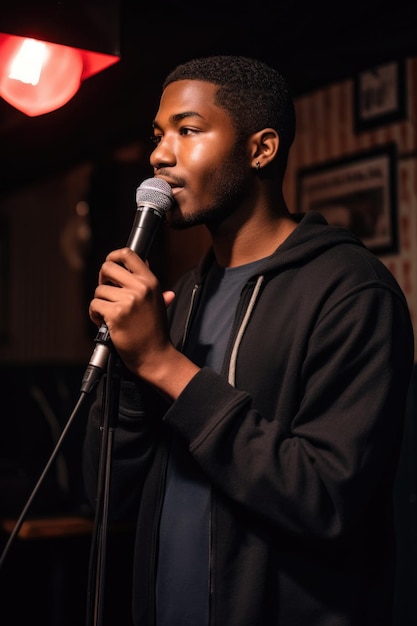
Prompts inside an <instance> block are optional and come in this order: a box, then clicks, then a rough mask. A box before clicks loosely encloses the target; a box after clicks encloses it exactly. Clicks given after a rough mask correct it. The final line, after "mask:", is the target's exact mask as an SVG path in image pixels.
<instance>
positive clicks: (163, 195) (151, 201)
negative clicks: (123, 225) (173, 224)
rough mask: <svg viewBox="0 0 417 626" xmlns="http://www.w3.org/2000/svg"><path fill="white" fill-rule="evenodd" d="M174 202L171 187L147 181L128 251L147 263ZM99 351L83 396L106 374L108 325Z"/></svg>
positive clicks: (138, 202) (84, 382) (139, 196)
mask: <svg viewBox="0 0 417 626" xmlns="http://www.w3.org/2000/svg"><path fill="white" fill-rule="evenodd" d="M173 201H174V198H173V195H172V189H171V187H170V185H169V184H168V183H167V182H165V181H164V180H161V179H160V178H148V179H146V180H144V181H143V183H141V185H140V186H139V187H138V188H137V190H136V206H137V211H136V214H135V219H134V222H133V226H132V230H131V231H130V235H129V239H128V241H127V244H126V245H127V247H128V248H130V249H131V250H133V251H134V252H136V254H137V255H138V256H140V258H141V259H142V260H144V261H145V260H146V259H147V257H148V254H149V251H150V248H151V246H152V243H153V241H154V239H155V235H156V233H157V232H158V230H159V228H160V227H161V225H162V223H163V221H164V219H165V213H166V212H167V211H168V210H169V209H170V208H171V206H172V203H173ZM94 341H95V343H96V347H95V348H94V351H93V354H92V355H91V358H90V361H89V363H88V366H87V369H86V371H85V373H84V377H83V380H82V383H81V392H83V393H90V392H91V391H92V389H93V388H94V387H95V385H96V384H97V383H98V381H99V380H100V378H101V376H102V374H103V373H104V371H105V369H106V365H107V361H108V358H109V353H110V349H111V339H110V333H109V331H108V328H107V326H106V324H105V323H104V322H103V324H102V325H101V326H100V328H99V329H98V332H97V335H96V338H95V340H94Z"/></svg>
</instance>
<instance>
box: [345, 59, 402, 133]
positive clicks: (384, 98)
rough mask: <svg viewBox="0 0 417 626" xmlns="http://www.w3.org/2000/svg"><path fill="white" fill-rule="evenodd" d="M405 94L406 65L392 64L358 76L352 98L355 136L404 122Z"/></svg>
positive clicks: (366, 71)
mask: <svg viewBox="0 0 417 626" xmlns="http://www.w3.org/2000/svg"><path fill="white" fill-rule="evenodd" d="M406 92H407V89H406V64H405V61H392V62H390V63H384V64H382V65H377V66H375V67H373V68H370V69H367V70H363V71H361V72H359V73H357V74H356V76H355V79H354V96H353V100H354V111H353V118H354V126H355V129H354V130H355V132H356V133H360V132H363V131H366V130H371V129H374V128H377V127H379V126H386V125H387V124H392V123H394V122H398V121H401V120H404V119H406V117H407V106H406V101H407V98H406Z"/></svg>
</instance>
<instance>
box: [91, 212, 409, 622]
mask: <svg viewBox="0 0 417 626" xmlns="http://www.w3.org/2000/svg"><path fill="white" fill-rule="evenodd" d="M211 258H212V257H211V253H210V252H209V254H208V255H207V257H206V258H205V259H204V260H203V262H202V264H201V265H200V266H199V267H198V268H197V269H196V270H194V271H192V272H189V273H188V274H187V275H186V276H184V277H183V279H181V281H180V282H179V284H178V285H177V287H176V288H175V289H174V290H175V291H176V299H175V300H174V303H173V304H172V305H171V307H170V311H169V316H170V321H171V336H172V340H173V342H174V344H175V345H177V346H178V347H181V345H183V342H184V340H185V338H186V332H187V327H188V324H189V321H190V320H191V319H192V316H193V314H194V311H195V310H196V307H198V300H199V291H200V288H201V285H202V283H203V281H204V275H205V273H206V271H207V268H208V266H209V265H210V262H211ZM413 345H414V343H413V332H412V326H411V322H410V316H409V311H408V307H407V303H406V300H405V298H404V295H403V293H402V292H401V290H400V288H399V286H398V284H397V282H396V281H395V279H394V278H393V276H392V275H391V274H390V272H389V271H388V270H387V268H386V267H385V265H384V264H383V263H382V262H381V261H379V260H378V259H377V258H376V257H375V256H374V255H373V254H371V253H370V252H369V251H368V250H367V249H366V248H365V247H364V246H363V244H362V243H361V242H360V241H359V240H358V239H357V238H356V237H355V236H354V235H352V234H351V233H349V232H348V231H347V230H344V229H341V228H335V227H331V226H328V225H327V224H326V223H325V222H324V220H323V219H322V218H321V217H320V216H318V215H317V214H314V213H308V214H307V215H306V217H305V218H304V219H303V220H302V221H301V222H300V224H299V225H298V226H297V228H296V229H295V230H294V231H293V233H292V234H291V235H290V236H289V237H288V238H287V239H286V241H285V242H284V243H283V244H282V245H281V246H280V247H279V248H278V249H277V250H276V252H275V253H274V254H273V255H272V256H271V257H269V258H268V260H267V261H266V262H265V264H264V265H263V266H262V267H261V269H260V270H259V273H258V274H257V275H256V276H254V277H253V279H251V280H249V281H248V283H247V285H246V287H245V289H244V290H243V292H242V295H241V299H240V303H239V306H238V308H237V311H236V317H235V323H234V328H233V331H232V334H231V337H230V342H229V346H228V349H227V353H226V358H225V361H224V367H223V371H222V374H221V375H219V374H216V373H214V372H213V371H211V370H210V369H208V368H203V369H202V370H200V371H199V373H197V374H196V375H195V377H194V378H193V379H192V380H191V382H190V383H189V384H188V385H187V387H186V388H185V389H184V391H183V393H182V394H181V395H180V397H179V398H178V399H177V400H176V401H175V402H174V403H173V404H172V405H171V406H168V405H167V404H165V402H164V400H162V399H161V398H160V397H159V396H158V395H157V394H156V393H155V392H154V391H153V390H151V389H149V388H148V387H146V386H145V385H144V384H143V383H141V382H140V381H138V380H137V379H135V378H133V377H132V376H129V375H126V379H125V381H124V383H123V385H122V390H121V396H120V414H119V423H118V428H117V429H116V433H115V441H114V458H113V466H112V467H113V478H112V497H111V505H112V515H113V519H123V518H125V517H126V516H128V515H130V516H131V515H132V512H134V515H135V516H137V542H136V554H135V579H134V588H133V604H134V619H135V624H136V626H151V625H153V624H154V623H155V622H154V578H155V563H156V551H157V543H158V542H157V537H158V519H159V515H160V510H161V502H162V496H163V487H164V476H165V470H166V460H167V450H168V445H169V443H168V442H169V436H170V433H171V432H172V430H174V431H176V432H177V433H179V434H180V436H181V437H183V439H184V441H185V442H186V443H187V446H188V448H189V450H190V453H191V454H192V456H193V457H194V459H195V460H196V461H197V463H198V464H199V465H200V467H201V468H202V470H203V472H204V474H205V475H206V477H207V478H208V480H209V481H210V483H211V485H212V514H211V555H210V581H211V585H210V586H211V595H210V626H362V625H363V626H365V625H366V626H383V625H388V624H391V623H392V622H391V612H392V602H393V589H394V577H395V571H394V563H395V532H394V522H393V510H392V489H393V482H394V479H395V471H396V466H397V462H398V455H399V450H400V444H401V435H402V429H403V420H404V411H405V401H406V395H407V389H408V384H409V379H410V375H411V369H412V365H413ZM100 388H101V385H100ZM100 395H101V394H100V393H98V396H97V402H96V403H95V404H94V405H93V407H92V410H91V415H90V419H89V422H88V429H87V437H86V447H85V476H86V484H87V488H88V491H89V493H90V496H91V499H92V501H93V499H94V497H95V484H96V483H95V481H96V475H95V474H96V468H97V458H98V448H99V423H100V414H101V412H100V401H101V397H100ZM172 626H177V625H174V624H173V625H172ZM195 626H199V625H195Z"/></svg>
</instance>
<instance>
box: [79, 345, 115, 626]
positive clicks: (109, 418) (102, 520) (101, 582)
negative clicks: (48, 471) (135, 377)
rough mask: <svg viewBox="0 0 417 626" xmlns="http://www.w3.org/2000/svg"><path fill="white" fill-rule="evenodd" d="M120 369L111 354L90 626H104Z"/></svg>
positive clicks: (89, 597) (92, 555)
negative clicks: (110, 496)
mask: <svg viewBox="0 0 417 626" xmlns="http://www.w3.org/2000/svg"><path fill="white" fill-rule="evenodd" d="M120 368H121V362H120V359H118V358H117V356H116V355H115V353H114V351H111V352H110V353H109V357H108V362H107V373H106V376H105V378H104V386H103V398H104V401H103V423H102V440H101V448H100V460H99V468H98V485H97V504H96V512H95V518H94V527H93V537H92V542H91V552H90V563H89V577H88V587H87V621H86V625H87V626H92V625H94V626H101V624H102V623H103V614H104V613H103V608H104V587H105V571H106V554H107V528H108V507H109V493H110V478H111V459H112V449H113V440H114V431H115V429H116V426H117V415H118V406H119V392H120ZM93 592H94V593H93Z"/></svg>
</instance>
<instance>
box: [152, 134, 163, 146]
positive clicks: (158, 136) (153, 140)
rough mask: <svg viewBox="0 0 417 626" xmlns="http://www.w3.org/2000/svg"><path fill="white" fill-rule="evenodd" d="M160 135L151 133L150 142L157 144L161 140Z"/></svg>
mask: <svg viewBox="0 0 417 626" xmlns="http://www.w3.org/2000/svg"><path fill="white" fill-rule="evenodd" d="M161 139H162V136H161V135H151V136H150V140H151V142H152V143H153V144H154V145H155V146H157V145H158V144H159V143H160V142H161Z"/></svg>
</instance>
